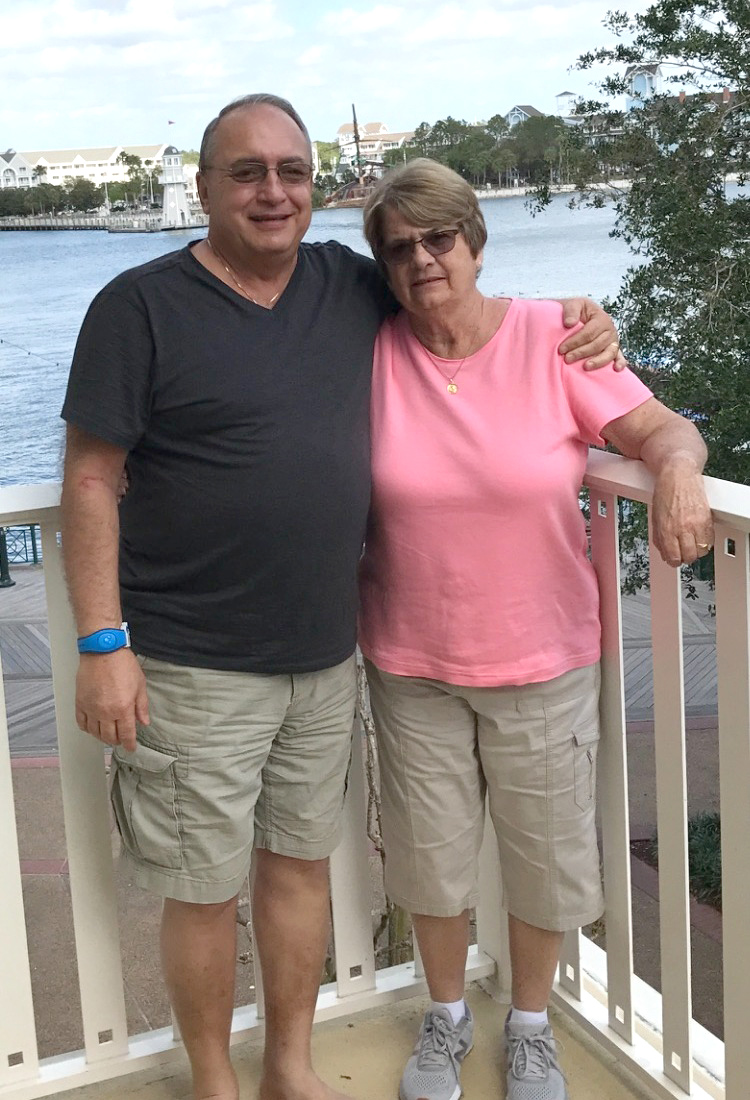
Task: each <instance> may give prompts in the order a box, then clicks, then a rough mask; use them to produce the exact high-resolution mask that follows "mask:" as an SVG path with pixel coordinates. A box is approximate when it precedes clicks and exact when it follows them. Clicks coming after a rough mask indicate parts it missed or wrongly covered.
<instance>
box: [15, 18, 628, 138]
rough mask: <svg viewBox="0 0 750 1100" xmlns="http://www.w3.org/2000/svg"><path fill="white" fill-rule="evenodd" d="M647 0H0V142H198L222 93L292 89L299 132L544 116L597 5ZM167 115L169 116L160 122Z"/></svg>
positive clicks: (331, 134)
mask: <svg viewBox="0 0 750 1100" xmlns="http://www.w3.org/2000/svg"><path fill="white" fill-rule="evenodd" d="M645 6H646V0H625V2H624V3H622V4H619V5H618V4H617V2H616V0H610V2H607V0H554V2H551V3H546V4H541V3H540V4H534V3H533V2H531V3H527V2H524V0H492V2H487V0H459V2H453V0H451V2H445V3H444V2H442V0H410V2H408V3H398V2H396V3H389V2H387V0H386V2H384V3H374V2H372V0H348V2H347V0H278V2H277V3H274V2H268V3H252V2H250V3H248V2H243V0H0V40H1V41H2V42H3V44H4V47H5V49H4V51H3V53H4V58H3V78H4V79H3V85H4V87H3V89H2V95H1V96H0V149H7V148H14V149H17V150H20V151H23V150H29V151H32V150H41V149H68V148H74V147H76V146H80V147H85V146H97V145H118V144H124V145H127V144H149V143H156V142H162V141H171V142H173V143H174V144H175V145H177V146H178V147H179V148H183V149H190V148H197V147H198V144H199V142H200V138H201V134H202V131H203V128H204V126H205V124H206V123H207V122H208V121H209V120H210V119H211V118H212V117H213V116H214V115H215V114H216V113H217V111H218V110H219V109H220V108H221V107H222V106H223V105H224V104H225V103H226V102H228V101H229V100H230V99H233V98H234V97H235V96H238V95H242V94H244V93H246V92H257V91H269V92H276V93H278V94H280V95H284V96H286V97H287V98H289V99H291V100H292V102H293V103H294V104H295V106H296V107H297V108H298V109H299V110H300V113H301V114H302V116H303V118H304V119H305V121H306V122H307V125H308V127H309V129H310V132H311V135H312V137H313V139H320V140H329V141H330V140H333V139H334V138H335V135H336V131H337V129H338V127H339V126H340V125H341V124H342V123H343V122H346V121H347V120H348V119H350V118H351V104H352V102H354V103H355V105H356V108H357V117H358V120H359V122H360V123H366V122H372V121H378V122H384V123H385V124H386V125H387V126H388V127H389V128H390V129H391V130H411V129H414V127H415V126H417V125H418V124H419V123H420V122H423V121H427V122H434V121H435V120H436V119H438V118H445V117H446V116H447V115H449V114H450V115H453V117H454V118H465V119H467V120H468V121H474V120H476V119H486V118H489V117H490V116H491V115H493V114H496V113H498V112H501V113H503V114H504V113H505V112H506V111H508V109H509V108H510V107H512V106H513V104H514V103H530V104H532V105H533V106H535V107H537V108H538V109H539V110H540V111H543V112H545V113H553V112H554V109H555V100H554V97H555V95H556V94H557V93H558V92H561V91H573V92H578V93H581V94H583V95H586V94H590V83H589V82H590V80H591V77H590V75H589V74H587V73H578V72H570V71H569V68H570V66H571V65H572V64H573V63H574V61H575V59H576V57H577V56H578V54H580V53H581V52H583V51H585V50H587V49H591V48H594V47H596V46H599V45H605V44H607V43H608V42H609V36H608V34H607V32H606V31H605V30H604V28H603V26H602V20H603V19H604V17H605V15H606V13H607V11H608V10H609V9H611V8H618V7H619V8H621V9H626V10H628V11H630V12H633V11H636V10H643V8H644V7H645ZM170 120H171V121H172V122H173V123H174V125H169V122H170Z"/></svg>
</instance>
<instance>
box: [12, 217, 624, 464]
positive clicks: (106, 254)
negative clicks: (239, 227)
mask: <svg viewBox="0 0 750 1100" xmlns="http://www.w3.org/2000/svg"><path fill="white" fill-rule="evenodd" d="M566 203H567V199H566V198H565V197H564V196H559V197H558V198H556V199H555V200H554V202H553V203H552V205H551V207H549V208H548V209H547V211H545V213H543V214H541V215H538V216H537V217H536V218H532V217H531V215H530V214H529V212H528V211H527V210H526V208H525V204H524V200H523V198H521V197H519V198H517V199H516V198H512V199H487V200H485V201H484V202H483V204H482V208H483V210H484V214H485V217H486V219H487V228H488V231H489V241H488V243H487V247H486V249H485V255H484V268H483V271H482V275H481V278H480V287H481V289H482V290H483V291H484V292H485V293H486V294H504V295H511V296H525V297H534V298H560V297H565V296H568V295H574V294H588V295H589V296H591V297H592V298H596V299H598V300H601V299H602V298H605V297H611V296H614V295H615V294H616V293H617V289H618V286H619V283H620V280H621V278H622V275H623V274H624V272H625V270H626V268H627V267H628V265H629V263H630V262H631V261H632V257H631V256H630V253H629V252H628V250H627V248H626V247H625V245H624V244H623V243H622V242H621V241H619V240H616V239H612V238H611V237H610V236H609V233H610V230H611V229H612V225H613V221H614V215H613V211H612V210H611V209H603V210H578V211H571V210H569V209H568V207H567V205H566ZM204 235H205V229H199V230H186V231H177V232H170V233H144V234H136V233H133V234H130V233H124V234H118V233H105V232H96V231H87V230H81V231H75V230H71V231H63V232H6V233H0V271H1V272H2V276H1V278H2V295H1V296H0V301H1V302H2V305H1V306H0V385H1V388H0V485H12V484H26V483H29V484H30V483H33V482H39V481H50V480H53V481H54V480H57V479H59V477H60V472H61V463H60V455H61V449H62V436H63V424H62V421H61V420H60V418H59V413H60V408H61V405H62V400H63V396H64V393H65V384H66V379H67V375H68V370H69V367H70V360H71V356H72V354H73V348H74V346H75V340H76V336H77V334H78V329H79V328H80V325H81V321H82V320H83V316H84V313H85V312H86V309H87V307H88V304H89V302H90V301H91V299H92V298H93V297H94V295H95V294H96V292H97V291H98V290H100V289H101V287H102V286H104V284H105V283H107V282H108V281H109V280H110V279H111V278H113V276H115V275H117V274H118V272H120V271H124V270H125V269H126V268H129V267H134V266H136V265H137V264H141V263H145V262H146V261H147V260H150V259H153V258H154V257H155V256H159V255H162V254H163V253H165V252H169V251H171V250H173V249H175V248H181V247H183V246H184V245H185V244H186V243H187V241H190V240H195V239H198V238H200V237H202V236H204ZM306 239H307V240H311V241H325V240H331V239H335V240H338V241H341V242H342V243H343V244H347V245H349V246H350V247H351V248H353V249H356V250H357V251H359V252H364V253H367V251H368V249H367V245H366V244H365V241H364V238H363V236H362V211H361V210H319V211H316V212H315V213H314V214H313V220H312V225H311V227H310V231H309V233H308V234H307V238H306ZM103 367H104V368H105V369H106V364H103Z"/></svg>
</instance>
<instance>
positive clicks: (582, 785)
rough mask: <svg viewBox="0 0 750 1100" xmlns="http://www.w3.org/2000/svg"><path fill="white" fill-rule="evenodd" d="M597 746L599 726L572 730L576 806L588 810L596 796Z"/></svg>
mask: <svg viewBox="0 0 750 1100" xmlns="http://www.w3.org/2000/svg"><path fill="white" fill-rule="evenodd" d="M598 747H599V726H598V724H597V725H591V726H587V727H585V728H583V729H579V730H573V765H574V769H575V799H576V806H578V807H579V809H581V810H588V809H590V808H591V807H592V806H593V804H594V799H595V798H596V754H597V749H598Z"/></svg>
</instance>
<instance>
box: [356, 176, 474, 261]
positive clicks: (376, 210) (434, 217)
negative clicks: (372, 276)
mask: <svg viewBox="0 0 750 1100" xmlns="http://www.w3.org/2000/svg"><path fill="white" fill-rule="evenodd" d="M389 209H390V210H397V211H398V213H399V214H400V215H401V216H402V218H404V219H405V220H406V221H407V222H409V224H410V225H413V226H414V227H415V228H417V229H442V228H445V227H447V226H449V225H456V226H458V227H459V229H460V230H461V233H462V235H463V237H464V239H465V240H466V243H467V244H468V246H469V250H470V251H471V254H472V256H474V258H476V257H477V256H478V255H479V253H480V251H481V250H482V248H484V245H485V242H486V240H487V227H486V225H485V224H484V216H483V214H482V211H481V210H480V209H479V202H478V201H477V197H476V195H475V194H474V191H473V190H472V188H471V186H470V185H469V184H468V183H467V182H466V180H465V179H462V178H461V176H459V175H458V173H457V172H454V171H453V170H452V169H451V168H446V167H445V165H444V164H438V163H437V161H434V160H427V158H426V157H416V158H415V159H414V160H409V161H407V162H406V164H403V165H401V166H400V167H399V168H394V169H393V170H392V171H390V172H388V173H387V174H386V175H385V176H384V177H383V179H382V180H380V182H379V183H378V184H377V185H376V187H375V190H374V191H373V192H372V194H371V195H370V197H369V198H368V200H367V202H366V203H365V209H364V231H365V237H366V238H367V243H368V244H369V246H370V248H371V249H372V254H373V256H374V257H375V259H376V260H377V261H378V263H379V264H381V266H382V263H383V261H382V259H381V250H382V248H383V244H384V243H385V238H384V229H383V223H384V221H385V211H386V210H389Z"/></svg>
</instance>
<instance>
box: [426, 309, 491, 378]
mask: <svg viewBox="0 0 750 1100" xmlns="http://www.w3.org/2000/svg"><path fill="white" fill-rule="evenodd" d="M483 316H484V299H482V305H481V309H480V310H479V320H478V321H477V323H476V324H475V325H474V328H473V329H472V331H471V336H470V337H469V348H471V345H472V344H473V343H474V340H475V338H476V335H477V333H478V332H479V326H480V325H481V323H482V317H483ZM420 343H422V342H421V340H420ZM422 347H423V348H424V350H425V351H426V352H427V354H428V355H429V357H430V359H431V360H432V363H433V365H434V366H435V367H437V369H438V370H439V371H440V373H441V374H442V376H443V378H444V379H445V380H446V382H447V383H448V385H447V386H446V387H445V388H446V390H447V391H448V393H450V394H454V393H458V386H457V385H456V378H457V377H458V372H459V371H460V370H461V367H462V366H463V365H464V363H465V362H466V360H467V359H468V358H469V356H470V355H472V354H473V353H472V352H471V351H467V352H466V355H464V357H463V359H462V360H461V361H460V363H459V364H458V366H457V367H456V369H455V370H453V371H451V373H450V374H446V373H445V371H444V370H443V368H442V367H441V366H440V364H439V363H438V361H437V359H438V357H437V356H436V355H434V354H433V353H432V352H431V351H430V349H429V348H428V347H427V346H426V344H422ZM477 350H478V349H477ZM441 358H442V357H441Z"/></svg>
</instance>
